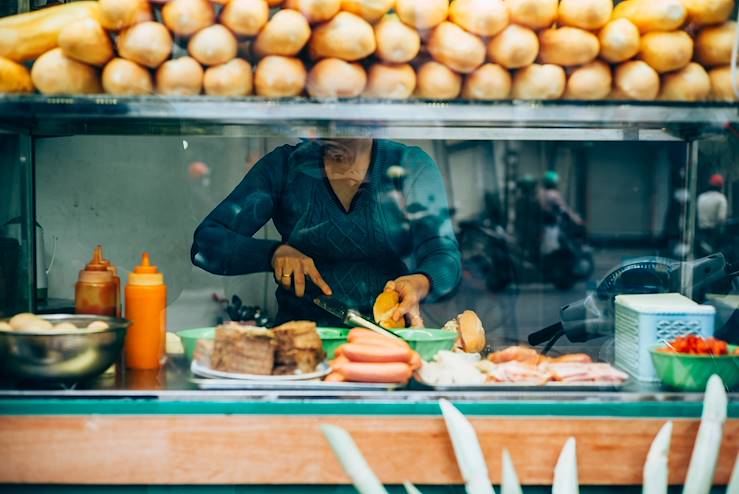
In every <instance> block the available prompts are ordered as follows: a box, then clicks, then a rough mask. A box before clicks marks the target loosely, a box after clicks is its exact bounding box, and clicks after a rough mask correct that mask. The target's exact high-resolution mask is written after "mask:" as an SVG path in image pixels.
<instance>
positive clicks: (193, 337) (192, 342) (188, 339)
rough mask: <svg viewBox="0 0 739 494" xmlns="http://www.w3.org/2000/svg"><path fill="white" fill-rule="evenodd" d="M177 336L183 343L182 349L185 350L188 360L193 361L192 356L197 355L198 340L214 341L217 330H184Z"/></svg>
mask: <svg viewBox="0 0 739 494" xmlns="http://www.w3.org/2000/svg"><path fill="white" fill-rule="evenodd" d="M176 334H177V336H179V338H180V341H181V342H182V348H184V350H185V356H186V357H187V360H188V361H192V355H193V353H195V347H196V346H197V344H198V340H201V339H206V340H212V339H213V338H215V337H216V328H212V327H211V328H195V329H183V330H182V331H177V333H176Z"/></svg>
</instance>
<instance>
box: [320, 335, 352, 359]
mask: <svg viewBox="0 0 739 494" xmlns="http://www.w3.org/2000/svg"><path fill="white" fill-rule="evenodd" d="M349 331H350V330H349V329H347V328H318V336H320V337H321V341H322V342H323V351H324V352H326V358H328V359H329V360H332V359H333V358H334V356H335V354H336V349H337V348H339V347H340V346H341V345H343V344H344V343H346V342H347V339H348V338H349Z"/></svg>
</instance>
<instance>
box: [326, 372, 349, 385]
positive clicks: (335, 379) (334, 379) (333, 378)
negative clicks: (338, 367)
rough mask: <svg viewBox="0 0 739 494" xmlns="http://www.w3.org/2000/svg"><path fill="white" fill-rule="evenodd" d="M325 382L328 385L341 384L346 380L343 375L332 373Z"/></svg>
mask: <svg viewBox="0 0 739 494" xmlns="http://www.w3.org/2000/svg"><path fill="white" fill-rule="evenodd" d="M324 381H326V382H327V383H340V382H344V381H345V379H344V376H343V375H342V374H341V373H339V372H332V373H331V374H329V375H328V376H326V377H325V378H324Z"/></svg>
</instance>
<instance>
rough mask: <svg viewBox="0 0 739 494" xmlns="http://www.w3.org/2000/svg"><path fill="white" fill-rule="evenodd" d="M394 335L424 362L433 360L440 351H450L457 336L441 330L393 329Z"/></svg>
mask: <svg viewBox="0 0 739 494" xmlns="http://www.w3.org/2000/svg"><path fill="white" fill-rule="evenodd" d="M392 331H393V332H394V333H395V334H397V335H398V336H400V337H401V338H403V339H404V340H405V341H407V342H408V344H409V345H410V347H411V348H412V349H414V350H415V351H417V352H418V354H419V355H420V356H421V358H422V359H423V360H425V361H427V362H428V361H431V360H433V359H434V357H435V356H436V354H437V353H439V352H441V351H442V350H451V349H452V348H454V343H455V342H456V341H457V334H456V333H452V332H451V331H445V330H443V329H393V330H392Z"/></svg>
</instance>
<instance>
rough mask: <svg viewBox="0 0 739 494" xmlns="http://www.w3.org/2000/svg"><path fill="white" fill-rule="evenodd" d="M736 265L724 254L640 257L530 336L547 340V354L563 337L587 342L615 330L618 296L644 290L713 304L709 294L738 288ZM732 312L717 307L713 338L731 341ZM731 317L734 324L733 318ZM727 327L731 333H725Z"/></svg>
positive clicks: (535, 342)
mask: <svg viewBox="0 0 739 494" xmlns="http://www.w3.org/2000/svg"><path fill="white" fill-rule="evenodd" d="M738 281H739V269H737V267H735V266H732V265H731V264H728V263H727V262H726V258H724V256H723V255H722V254H713V255H711V256H708V257H705V258H702V259H697V260H695V261H689V262H680V261H675V260H672V259H667V258H662V257H644V258H639V259H634V260H631V261H627V262H625V263H623V264H621V265H620V266H617V267H616V268H614V269H613V270H612V271H611V272H610V273H608V274H607V275H606V276H605V277H604V278H603V279H602V280H601V282H600V283H599V284H598V287H597V289H596V290H595V292H594V293H592V294H590V295H588V296H587V297H586V298H584V299H582V300H578V301H576V302H573V303H571V304H568V305H565V306H564V307H562V308H561V309H560V320H559V322H557V323H554V324H552V325H550V326H548V327H546V328H544V329H542V330H540V331H536V332H534V333H532V334H530V335H529V337H528V341H529V344H530V345H532V346H536V345H539V344H542V343H544V342H547V345H546V346H545V349H544V353H546V352H547V351H548V350H549V349H550V348H551V347H552V346H553V345H554V344H555V343H556V342H557V340H559V338H561V337H562V336H566V337H567V339H568V340H569V341H571V342H585V341H588V340H591V339H594V338H598V337H601V336H609V335H612V334H613V331H614V326H615V319H614V318H615V305H614V300H615V297H616V295H621V294H642V293H684V294H686V295H688V296H690V297H691V298H692V299H693V300H695V301H696V302H698V303H711V302H710V301H709V300H707V297H706V295H707V294H708V293H714V294H726V293H729V292H732V291H735V290H736V289H737V282H738ZM734 312H735V311H734V310H729V311H726V310H720V309H718V308H717V315H716V331H715V334H716V335H717V336H720V337H723V338H726V339H729V340H730V341H735V340H736V338H737V335H736V332H735V331H734V330H733V329H732V327H733V328H735V326H733V325H734V324H735V321H736V319H735V315H734ZM732 321H734V322H732ZM726 330H729V331H730V332H731V333H733V334H728V335H724V332H725V331H726Z"/></svg>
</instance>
